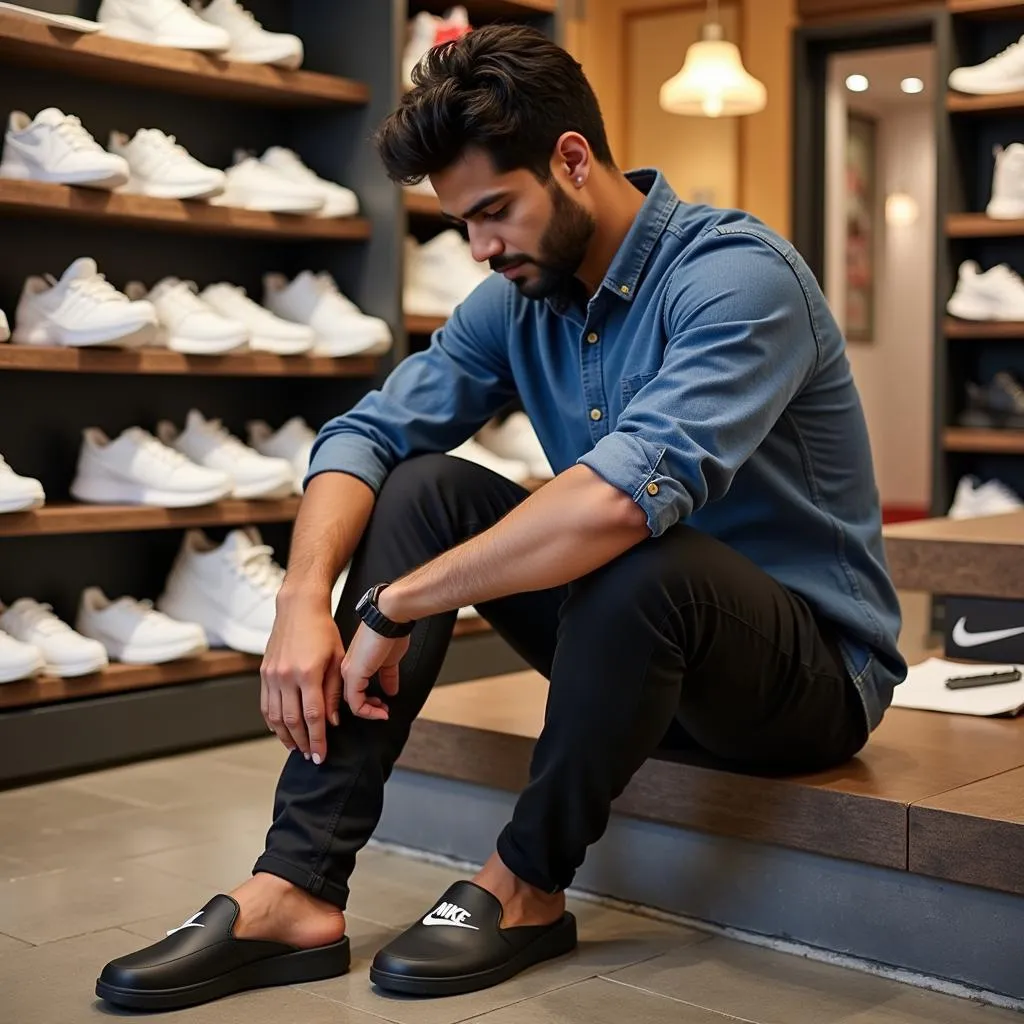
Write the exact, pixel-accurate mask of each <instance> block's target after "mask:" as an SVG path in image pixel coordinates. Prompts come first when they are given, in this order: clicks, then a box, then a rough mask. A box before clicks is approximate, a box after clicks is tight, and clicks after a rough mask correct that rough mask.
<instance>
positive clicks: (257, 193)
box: [210, 150, 324, 214]
mask: <svg viewBox="0 0 1024 1024" xmlns="http://www.w3.org/2000/svg"><path fill="white" fill-rule="evenodd" d="M210 202H211V203H212V204H213V205H214V206H238V207H241V208H242V209H244V210H263V211H265V212H268V213H296V214H299V213H307V214H308V213H316V212H318V211H319V210H320V209H321V208H322V207H323V205H324V198H323V194H322V193H321V191H320V190H319V189H317V188H314V187H312V186H311V185H306V184H300V183H299V182H295V181H290V180H289V179H288V178H284V177H282V176H281V175H280V174H278V173H277V171H275V170H273V169H272V168H270V167H267V166H265V165H264V164H261V163H260V162H259V160H257V159H256V157H254V156H252V155H251V154H250V153H246V152H245V151H244V150H236V151H235V162H234V163H233V164H232V165H231V166H230V167H229V168H228V169H227V171H225V184H224V191H223V193H221V195H219V196H216V197H215V198H213V199H211V200H210Z"/></svg>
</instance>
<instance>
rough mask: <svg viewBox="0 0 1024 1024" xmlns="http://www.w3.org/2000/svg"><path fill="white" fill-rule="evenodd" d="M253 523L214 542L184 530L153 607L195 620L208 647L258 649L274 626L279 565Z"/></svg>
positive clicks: (281, 574)
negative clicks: (219, 542) (204, 635)
mask: <svg viewBox="0 0 1024 1024" xmlns="http://www.w3.org/2000/svg"><path fill="white" fill-rule="evenodd" d="M272 556H273V551H272V550H271V548H269V547H268V546H267V545H265V544H263V543H261V539H260V535H259V532H258V531H257V530H256V529H255V528H254V527H248V528H246V529H244V530H232V531H231V532H230V533H229V534H228V535H227V537H226V538H225V540H224V543H223V544H221V545H220V546H219V547H218V546H217V545H216V544H214V543H213V542H212V541H211V540H210V539H209V538H208V537H207V536H206V535H205V534H204V533H203V532H202V531H201V530H189V531H188V532H187V533H186V534H185V538H184V540H183V541H182V544H181V549H180V550H179V552H178V556H177V558H176V559H175V562H174V565H173V567H172V568H171V572H170V574H169V575H168V577H167V583H166V585H165V587H164V592H163V593H162V594H161V595H160V598H159V599H158V600H157V608H159V609H160V611H162V612H163V613H164V614H165V615H169V616H170V617H171V618H172V619H180V620H182V621H185V622H198V623H199V624H200V625H201V626H202V627H203V629H204V630H205V632H206V638H207V641H208V642H209V644H210V646H211V647H230V648H232V649H233V650H236V651H243V652H245V653H246V654H263V653H264V652H265V651H266V647H267V641H268V640H269V639H270V632H271V630H272V629H273V626H274V615H275V613H276V600H277V592H278V591H279V590H280V589H281V582H282V580H283V579H284V570H283V569H282V568H281V567H280V566H279V565H278V564H277V563H276V562H275V561H274V560H273V557H272Z"/></svg>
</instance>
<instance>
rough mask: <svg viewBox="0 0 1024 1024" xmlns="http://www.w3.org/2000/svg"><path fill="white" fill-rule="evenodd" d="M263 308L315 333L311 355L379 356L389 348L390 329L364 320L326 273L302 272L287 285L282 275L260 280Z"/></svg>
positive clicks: (371, 319)
mask: <svg viewBox="0 0 1024 1024" xmlns="http://www.w3.org/2000/svg"><path fill="white" fill-rule="evenodd" d="M263 304H264V305H265V306H266V307H267V309H269V310H271V312H273V313H275V314H276V315H277V316H280V317H284V319H285V320H291V321H293V322H294V323H297V324H306V325H307V326H309V327H312V328H313V330H314V332H315V333H316V345H315V346H314V348H313V353H314V355H318V356H355V355H380V354H382V353H384V352H387V350H388V349H389V348H391V329H390V328H389V327H388V325H387V324H386V323H385V322H384V321H383V320H381V319H380V318H379V317H375V316H367V315H366V314H365V313H363V312H361V311H360V309H359V307H358V306H357V305H356V304H355V303H354V302H352V301H351V300H350V299H347V298H346V297H345V296H344V295H342V294H341V292H340V291H338V286H337V285H336V284H335V283H334V278H332V277H331V275H330V274H328V273H321V274H314V273H313V272H312V271H311V270H304V271H303V272H302V273H301V274H299V276H298V277H296V278H295V280H294V281H292V282H291V283H290V284H289V283H288V280H287V278H285V276H284V275H283V274H266V275H264V277H263Z"/></svg>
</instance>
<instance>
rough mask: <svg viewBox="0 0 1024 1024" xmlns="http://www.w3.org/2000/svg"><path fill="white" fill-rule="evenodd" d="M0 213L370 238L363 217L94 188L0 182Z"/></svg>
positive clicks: (211, 230)
mask: <svg viewBox="0 0 1024 1024" xmlns="http://www.w3.org/2000/svg"><path fill="white" fill-rule="evenodd" d="M0 212H2V213H7V214H20V215H22V216H38V217H73V218H75V219H77V220H93V221H103V222H104V223H105V224H125V225H138V226H140V227H148V228H153V229H154V230H157V231H174V232H184V233H196V232H199V233H201V234H204V235H244V236H254V237H265V238H281V239H284V238H329V239H334V240H336V241H349V242H351V241H363V240H365V239H367V238H369V237H370V222H369V221H368V220H367V219H366V218H365V217H301V216H297V215H295V214H288V213H263V212H262V211H259V210H242V209H239V208H238V207H233V206H211V205H210V204H209V203H203V202H196V201H191V202H190V201H186V200H181V199H153V198H151V197H150V196H135V195H126V194H124V193H120V192H107V191H104V190H102V189H95V188H92V189H90V188H75V187H72V186H70V185H50V184H48V183H46V182H43V181H16V180H11V179H0Z"/></svg>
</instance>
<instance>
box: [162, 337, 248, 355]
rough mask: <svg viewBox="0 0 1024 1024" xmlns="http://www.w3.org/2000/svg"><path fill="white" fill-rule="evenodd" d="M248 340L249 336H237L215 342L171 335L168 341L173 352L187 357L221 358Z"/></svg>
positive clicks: (218, 339)
mask: <svg viewBox="0 0 1024 1024" xmlns="http://www.w3.org/2000/svg"><path fill="white" fill-rule="evenodd" d="M247 339H248V335H247V334H236V335H235V336H234V337H232V338H217V339H216V340H215V341H209V340H206V339H203V338H184V337H181V336H180V335H171V336H170V337H169V338H168V339H167V347H168V348H169V349H170V350H171V351H172V352H180V353H181V354H182V355H187V356H219V355H223V354H224V353H225V352H233V351H234V350H235V349H236V348H241V347H242V346H243V345H244V344H245V343H246V340H247Z"/></svg>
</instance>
